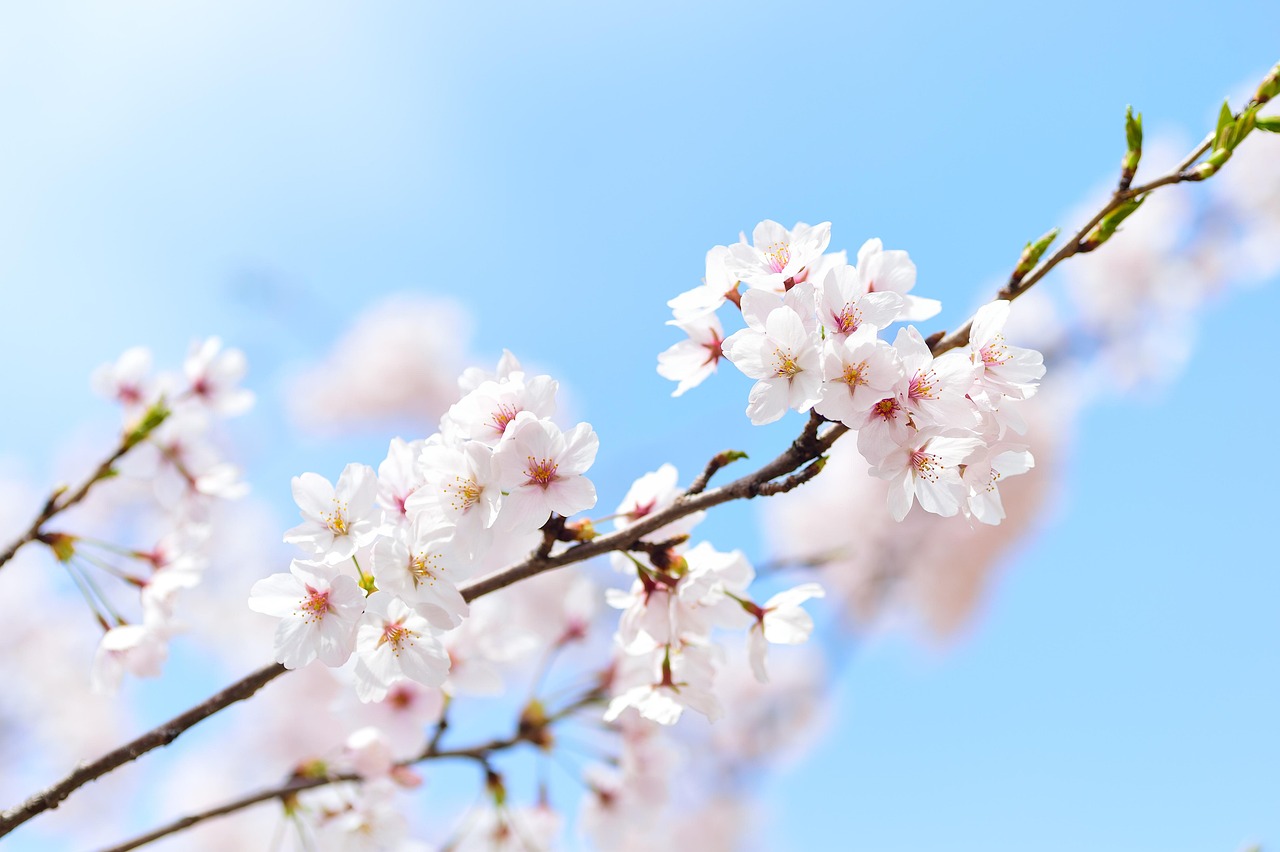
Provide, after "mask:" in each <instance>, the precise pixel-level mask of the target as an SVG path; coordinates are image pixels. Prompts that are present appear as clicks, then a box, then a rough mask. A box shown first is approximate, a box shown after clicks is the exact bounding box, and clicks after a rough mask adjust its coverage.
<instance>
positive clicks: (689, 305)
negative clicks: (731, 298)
mask: <svg viewBox="0 0 1280 852" xmlns="http://www.w3.org/2000/svg"><path fill="white" fill-rule="evenodd" d="M728 256H729V249H728V248H727V247H726V246H716V247H715V248H713V249H711V250H710V251H709V252H707V274H706V277H705V278H703V279H702V284H701V286H698V287H694V288H693V289H692V290H686V291H685V292H683V293H681V294H680V295H679V296H676V297H675V298H674V299H671V300H670V301H668V302H667V307H669V308H671V313H672V315H673V316H675V320H674V321H672V322H671V323H670V324H671V325H680V324H681V323H683V322H687V321H690V320H694V319H701V318H703V317H705V316H706V315H707V314H713V313H715V311H716V310H717V309H718V308H719V307H720V306H721V305H723V304H724V303H725V298H726V296H727V294H728V293H729V292H730V291H732V290H733V288H734V287H735V286H737V284H738V279H737V278H736V277H734V276H733V275H730V274H729V270H728V268H727V267H726V266H725V261H726V260H727V258H728Z"/></svg>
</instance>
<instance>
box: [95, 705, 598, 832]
mask: <svg viewBox="0 0 1280 852" xmlns="http://www.w3.org/2000/svg"><path fill="white" fill-rule="evenodd" d="M600 697H601V692H600V690H599V688H596V689H592V690H591V691H590V692H588V693H586V694H585V695H583V696H582V697H581V698H579V699H578V700H576V701H574V702H572V703H570V704H568V705H567V706H565V707H564V708H562V709H561V710H559V711H557V712H556V713H553V714H552V715H550V716H548V717H547V718H546V720H545V723H544V725H543V726H542V727H543V728H545V727H548V726H550V725H552V724H554V723H555V722H558V721H560V720H561V719H564V718H566V717H568V716H569V715H570V714H572V713H573V712H574V711H575V710H579V709H581V708H582V707H585V706H587V705H588V704H591V703H594V702H595V701H598V700H599V699H600ZM443 730H444V729H443V728H439V729H437V733H439V732H441V731H443ZM539 736H540V731H535V730H531V729H525V728H519V729H517V731H516V733H514V734H512V735H511V736H509V737H501V738H495V739H491V740H489V741H488V742H483V743H479V744H477V745H473V746H468V747H466V748H455V749H442V748H440V747H439V737H438V736H437V737H433V738H432V741H431V742H430V743H429V744H428V745H427V747H426V749H424V750H423V752H422V754H420V755H418V756H417V757H414V758H410V759H409V760H402V761H400V762H399V763H397V764H396V765H397V766H411V765H413V764H415V763H421V762H422V761H426V760H451V759H458V760H474V761H477V762H478V763H480V764H482V765H484V766H488V763H489V758H490V757H492V756H493V755H494V754H495V753H497V752H500V751H505V750H507V749H510V748H514V747H515V746H517V745H519V744H521V743H526V742H529V743H534V744H535V745H536V744H537V740H538V738H539ZM364 780H365V779H364V778H362V777H361V776H359V775H356V774H354V773H350V772H344V773H340V774H336V775H327V776H324V777H320V778H291V779H289V780H288V781H286V782H285V783H284V784H281V785H279V786H276V787H270V788H268V789H265V790H259V791H258V792H256V793H250V794H248V795H246V796H241V797H240V798H238V799H232V800H231V801H230V802H226V803H225V804H221V805H218V806H217V807H214V808H209V809H208V810H205V811H199V812H197V813H194V814H189V815H188V816H185V817H182V818H180V819H176V820H174V821H173V822H170V823H166V824H165V825H162V826H160V827H159V828H157V829H154V830H152V831H149V832H147V833H146V834H141V835H138V836H137V837H134V838H133V839H131V840H127V841H125V842H124V843H121V844H119V845H118V846H111V847H108V848H106V849H103V850H101V852H128V850H130V849H137V848H138V847H140V846H145V845H147V844H148V843H151V842H152V841H155V840H159V839H160V838H162V837H168V836H169V835H171V834H177V833H178V832H179V831H184V830H186V829H188V828H191V827H192V826H193V825H197V824H199V823H202V822H205V821H207V820H211V819H216V818H217V817H220V816H227V815H228V814H233V813H236V812H237V811H242V810H244V809H246V808H249V807H252V806H254V805H257V804H261V803H262V802H270V801H273V800H284V799H287V798H288V797H290V796H292V795H294V794H296V793H300V792H302V791H304V790H314V789H315V788H317V787H325V786H328V785H329V784H337V783H340V782H343V781H356V782H360V781H364Z"/></svg>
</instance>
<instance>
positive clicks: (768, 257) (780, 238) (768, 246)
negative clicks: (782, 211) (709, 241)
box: [725, 219, 831, 293]
mask: <svg viewBox="0 0 1280 852" xmlns="http://www.w3.org/2000/svg"><path fill="white" fill-rule="evenodd" d="M751 239H752V245H747V242H746V237H745V236H744V237H743V239H742V242H738V243H734V244H733V245H731V246H729V253H728V255H727V256H726V258H725V268H726V269H727V271H728V273H729V274H730V275H732V276H734V277H736V278H738V279H739V280H741V281H742V282H743V283H744V284H746V285H747V286H748V287H752V288H756V289H760V290H769V291H771V292H774V293H781V292H783V291H784V290H785V289H786V287H787V286H789V284H798V283H800V282H801V281H803V280H804V278H805V276H806V273H807V272H808V267H809V266H811V265H812V264H813V263H815V262H816V261H817V260H818V258H820V257H821V256H822V253H823V252H824V251H826V250H827V244H828V243H830V242H831V223H830V222H823V223H822V224H820V225H806V224H804V223H803V222H800V223H798V224H797V225H796V226H795V228H794V229H792V230H790V231H788V230H787V229H786V228H784V227H782V226H781V225H779V224H778V223H777V222H774V221H772V220H769V219H766V220H765V221H763V222H761V223H760V224H759V225H756V227H755V230H754V231H753V232H752V234H751Z"/></svg>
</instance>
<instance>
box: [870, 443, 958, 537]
mask: <svg viewBox="0 0 1280 852" xmlns="http://www.w3.org/2000/svg"><path fill="white" fill-rule="evenodd" d="M979 443H980V441H979V440H978V439H977V438H976V437H951V436H945V435H940V434H938V432H937V431H936V430H929V429H926V430H923V431H916V430H912V431H911V433H910V435H909V436H908V439H907V441H906V442H905V443H903V444H901V445H899V446H898V447H897V448H896V449H894V450H893V451H891V452H889V453H888V454H887V455H886V456H885V457H884V459H883V460H882V461H881V462H880V463H879V464H877V465H876V466H875V467H873V468H872V469H871V473H872V474H873V475H874V476H877V477H879V478H880V479H887V480H889V483H890V487H889V512H890V514H892V515H893V519H894V520H895V521H901V520H902V519H903V518H905V517H906V516H907V512H908V511H910V510H911V505H912V504H913V503H914V502H915V501H916V500H919V501H920V506H921V508H923V509H924V510H925V511H926V512H932V513H934V514H935V515H943V516H944V517H950V516H951V515H954V514H955V513H956V512H958V511H959V510H960V504H961V501H963V500H964V497H965V493H966V491H967V489H966V488H965V487H964V485H963V484H962V483H961V481H960V469H959V465H960V463H961V462H963V461H964V459H965V457H966V456H968V455H969V454H970V453H971V452H973V450H974V449H975V448H976V447H977V446H978V445H979Z"/></svg>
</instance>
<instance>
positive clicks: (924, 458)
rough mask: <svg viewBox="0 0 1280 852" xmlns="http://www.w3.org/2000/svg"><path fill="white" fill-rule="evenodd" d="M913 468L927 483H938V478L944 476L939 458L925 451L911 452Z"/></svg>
mask: <svg viewBox="0 0 1280 852" xmlns="http://www.w3.org/2000/svg"><path fill="white" fill-rule="evenodd" d="M911 467H912V469H913V470H914V471H915V474H916V476H918V477H920V478H921V479H923V480H925V481H927V482H937V481H938V477H939V476H941V475H942V465H941V464H939V463H938V457H937V456H935V455H934V454H933V453H926V452H924V451H923V450H912V451H911Z"/></svg>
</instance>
